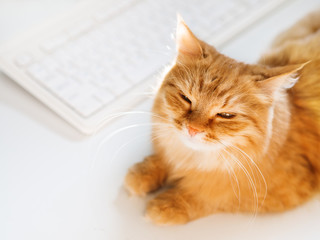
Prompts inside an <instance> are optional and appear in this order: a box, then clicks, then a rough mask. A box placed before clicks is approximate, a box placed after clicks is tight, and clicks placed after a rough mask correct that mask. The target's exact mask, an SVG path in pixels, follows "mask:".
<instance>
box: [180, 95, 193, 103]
mask: <svg viewBox="0 0 320 240" xmlns="http://www.w3.org/2000/svg"><path fill="white" fill-rule="evenodd" d="M180 96H181V98H182V99H183V100H185V101H186V102H187V103H189V104H191V100H190V99H189V98H188V97H187V96H185V95H183V94H180Z"/></svg>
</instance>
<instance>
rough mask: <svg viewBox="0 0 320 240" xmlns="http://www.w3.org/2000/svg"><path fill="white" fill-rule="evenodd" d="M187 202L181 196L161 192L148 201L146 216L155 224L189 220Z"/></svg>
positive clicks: (178, 222)
mask: <svg viewBox="0 0 320 240" xmlns="http://www.w3.org/2000/svg"><path fill="white" fill-rule="evenodd" d="M187 205H188V203H187V202H186V201H185V200H184V199H183V197H182V196H179V195H176V194H170V193H169V194H168V193H163V194H160V195H159V196H158V197H156V198H155V199H153V200H151V201H150V202H149V203H148V206H147V211H146V218H147V219H148V220H151V221H152V222H153V223H155V224H157V225H177V224H184V223H187V222H189V221H190V220H191V219H190V217H189V214H188V208H187Z"/></svg>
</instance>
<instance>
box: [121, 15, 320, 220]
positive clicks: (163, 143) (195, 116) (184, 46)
mask: <svg viewBox="0 0 320 240" xmlns="http://www.w3.org/2000/svg"><path fill="white" fill-rule="evenodd" d="M176 44H177V51H178V54H177V57H176V60H175V62H174V64H173V65H172V67H171V69H170V70H169V71H168V72H167V73H166V75H165V77H164V79H163V82H162V85H161V87H160V89H159V91H158V93H157V96H156V99H155V102H154V107H153V113H154V114H153V123H154V126H153V133H152V134H153V139H154V140H153V144H154V154H153V155H151V156H149V157H146V158H145V159H144V161H143V162H140V163H137V164H136V165H134V166H133V167H132V168H131V169H130V170H129V172H128V174H127V176H126V179H125V186H126V188H127V189H128V191H129V192H130V193H132V194H135V195H139V196H143V195H145V194H147V193H149V192H152V191H155V190H158V189H159V188H161V187H163V186H167V187H166V188H165V191H164V192H162V193H160V194H158V195H157V196H156V197H155V198H154V199H152V200H151V201H150V202H149V203H148V205H147V209H146V215H147V217H148V218H150V219H151V220H152V221H153V222H154V223H156V224H183V223H186V222H188V221H191V220H194V219H197V218H200V217H203V216H207V215H209V214H213V213H218V212H253V213H266V212H281V211H285V210H288V209H290V208H293V207H295V206H297V205H299V204H302V203H303V202H305V201H307V200H308V199H310V198H311V197H312V196H313V195H314V194H315V193H316V192H317V191H318V190H319V181H320V157H319V151H320V11H318V12H315V13H312V14H311V15H309V16H307V17H305V18H304V19H302V20H301V21H299V22H298V23H297V24H296V25H294V26H293V27H292V28H291V29H289V30H288V31H286V32H284V33H283V34H282V35H281V36H279V37H278V38H277V39H276V41H275V42H274V44H273V47H272V50H271V51H270V52H269V53H268V54H266V55H265V56H263V57H262V58H261V60H260V61H259V63H258V64H245V63H241V62H237V61H236V60H234V59H231V58H229V57H226V56H224V55H222V54H220V53H219V52H217V50H216V49H215V48H214V47H212V46H210V45H208V44H207V43H205V42H203V41H201V40H199V39H197V38H196V36H195V35H194V34H193V33H192V32H191V31H190V29H189V28H188V27H187V25H186V24H185V23H184V21H183V20H182V19H181V18H179V19H178V26H177V33H176Z"/></svg>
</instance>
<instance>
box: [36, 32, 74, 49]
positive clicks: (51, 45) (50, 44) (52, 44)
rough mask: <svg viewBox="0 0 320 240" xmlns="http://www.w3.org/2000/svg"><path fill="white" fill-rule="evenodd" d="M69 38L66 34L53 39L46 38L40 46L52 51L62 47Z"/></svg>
mask: <svg viewBox="0 0 320 240" xmlns="http://www.w3.org/2000/svg"><path fill="white" fill-rule="evenodd" d="M67 40H68V38H67V36H66V35H58V36H55V37H53V38H51V39H48V40H46V41H45V42H42V43H41V44H40V48H41V49H42V50H44V51H47V52H52V51H53V50H55V49H57V48H58V47H60V46H61V45H62V44H64V43H66V42H67Z"/></svg>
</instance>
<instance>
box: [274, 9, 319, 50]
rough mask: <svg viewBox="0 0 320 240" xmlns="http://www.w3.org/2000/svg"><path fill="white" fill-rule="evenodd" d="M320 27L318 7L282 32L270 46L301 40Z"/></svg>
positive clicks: (275, 46)
mask: <svg viewBox="0 0 320 240" xmlns="http://www.w3.org/2000/svg"><path fill="white" fill-rule="evenodd" d="M319 29H320V9H318V10H316V11H314V12H311V13H310V14H308V15H307V16H305V17H303V18H302V19H301V20H300V21H298V22H297V23H296V24H294V25H293V26H292V27H290V28H289V29H288V30H286V31H284V32H282V33H281V34H280V35H279V36H278V37H277V38H276V39H275V40H274V42H273V44H272V48H278V47H281V46H283V45H285V44H287V43H288V42H292V41H303V40H305V39H306V38H308V37H310V36H311V35H313V34H315V33H316V32H317V31H319Z"/></svg>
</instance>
